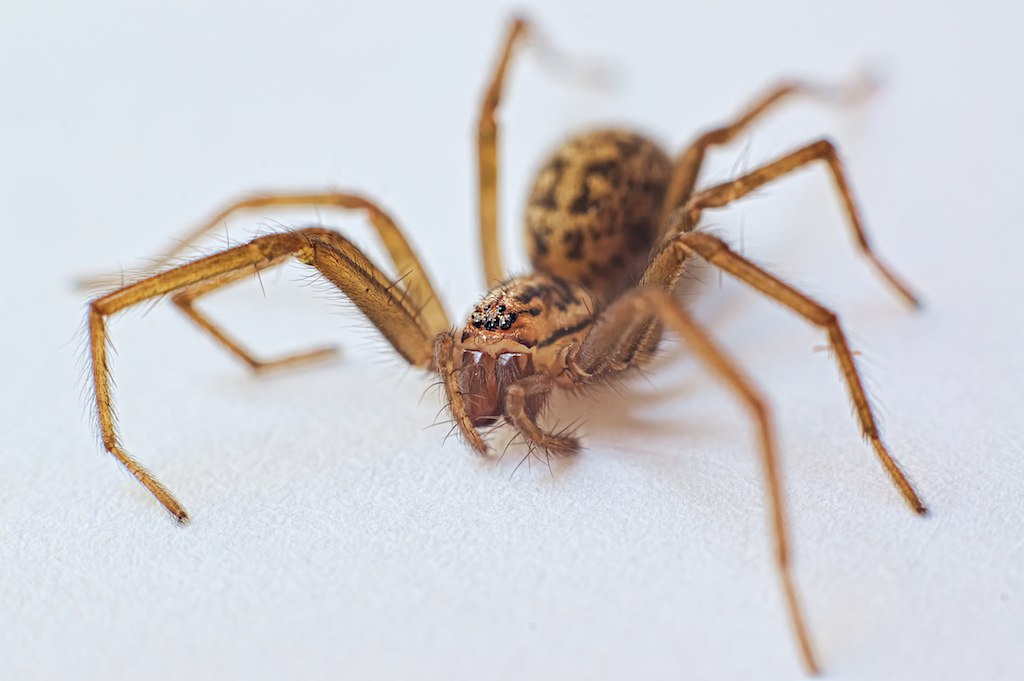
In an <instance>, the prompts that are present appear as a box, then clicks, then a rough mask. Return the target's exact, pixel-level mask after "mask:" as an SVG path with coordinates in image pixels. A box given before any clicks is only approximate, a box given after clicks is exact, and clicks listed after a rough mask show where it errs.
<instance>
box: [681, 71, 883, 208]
mask: <svg viewBox="0 0 1024 681" xmlns="http://www.w3.org/2000/svg"><path fill="white" fill-rule="evenodd" d="M872 85H873V84H872V83H871V82H870V81H869V80H868V79H866V78H863V77H862V78H859V79H857V80H855V81H852V82H850V83H844V84H841V85H839V86H835V85H826V84H822V83H811V82H803V81H784V82H781V83H777V84H776V85H775V86H773V87H771V88H769V89H768V90H767V91H765V92H764V93H763V94H762V95H761V96H760V97H758V98H757V99H755V100H754V101H753V102H751V104H750V105H749V106H748V107H747V108H746V109H745V110H744V111H743V112H742V113H741V114H740V115H739V116H737V117H736V118H735V119H734V120H733V121H732V122H731V123H728V124H727V125H723V126H721V127H717V128H712V129H710V130H705V131H704V132H702V133H701V134H699V135H698V136H697V138H696V139H694V140H693V142H691V143H690V146H688V147H687V148H686V150H685V151H683V153H682V154H680V155H679V157H678V158H677V159H676V162H675V168H674V170H673V174H672V179H671V181H670V182H669V188H668V192H667V194H666V195H665V208H664V212H663V214H662V223H664V222H666V221H667V220H668V218H669V215H670V214H671V213H672V211H673V210H675V209H676V208H679V207H680V206H682V205H684V204H685V203H686V202H687V200H688V199H689V198H690V197H691V196H692V195H693V191H694V188H695V187H696V186H697V179H698V177H699V175H700V171H701V168H702V166H703V165H704V158H705V156H706V154H707V151H708V149H709V148H711V147H713V146H721V145H725V144H729V143H730V142H732V141H734V140H735V139H736V137H737V136H739V135H740V134H741V133H742V132H743V131H744V130H746V129H747V128H748V127H750V125H752V124H753V123H754V122H755V121H756V120H757V119H759V118H761V117H762V116H763V115H764V114H766V113H767V112H768V111H769V110H771V109H773V108H774V107H775V105H776V104H778V103H780V102H781V101H782V100H784V99H791V98H792V97H794V96H797V95H805V96H810V97H814V98H816V99H824V100H832V101H837V102H843V103H846V102H853V101H858V100H860V99H862V98H863V95H865V94H868V93H870V91H871V89H872Z"/></svg>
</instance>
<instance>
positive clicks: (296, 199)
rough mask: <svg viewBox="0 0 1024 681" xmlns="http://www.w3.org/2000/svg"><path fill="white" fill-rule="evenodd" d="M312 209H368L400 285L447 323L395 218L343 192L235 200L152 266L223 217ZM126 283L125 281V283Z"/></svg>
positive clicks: (434, 322) (93, 283) (110, 280)
mask: <svg viewBox="0 0 1024 681" xmlns="http://www.w3.org/2000/svg"><path fill="white" fill-rule="evenodd" d="M296 207H298V208H313V207H327V208H340V209H343V210H361V211H365V213H366V215H367V217H368V218H369V220H370V224H371V225H372V226H373V228H374V229H375V230H376V232H377V236H378V237H379V238H380V240H381V242H382V243H383V244H384V247H385V248H386V249H387V252H388V255H389V256H390V258H391V262H392V263H393V264H394V266H395V269H396V272H397V274H398V277H399V279H400V280H401V287H402V288H404V289H405V290H406V291H407V293H408V295H409V296H410V298H411V299H412V301H413V302H414V304H415V305H416V306H417V307H420V308H422V310H423V318H424V319H425V320H426V321H427V323H428V325H429V327H430V328H431V329H432V330H433V331H434V332H435V333H436V332H439V331H440V330H441V329H443V328H444V327H445V326H446V325H447V314H446V313H445V310H444V306H443V305H442V303H441V300H440V299H439V298H438V297H437V295H436V293H435V292H434V289H433V287H432V286H431V284H430V279H429V277H428V276H427V273H426V271H425V270H424V269H423V265H422V264H421V263H420V260H419V258H418V257H417V256H416V253H415V252H414V251H413V250H412V247H411V246H410V245H409V242H408V241H407V240H406V238H405V236H404V235H403V234H402V231H401V230H400V229H399V228H398V225H397V224H396V223H395V221H394V220H393V219H392V218H391V216H390V215H388V214H387V213H386V212H385V211H384V210H383V209H381V208H380V206H378V205H377V204H376V203H375V202H373V201H371V200H369V199H367V198H364V197H362V196H359V195H358V194H347V193H340V192H308V193H280V194H264V195H259V196H252V197H249V198H245V199H241V200H239V201H234V202H232V203H230V204H228V205H227V206H225V207H224V208H223V209H222V210H220V211H218V212H217V213H216V214H215V215H214V216H212V217H211V218H210V219H208V220H206V221H204V222H202V223H201V224H199V225H198V226H196V227H195V229H193V230H191V231H190V232H188V233H187V234H185V235H184V236H183V237H182V238H181V239H180V240H179V241H178V242H177V243H176V244H175V246H174V247H173V248H171V249H169V250H168V251H167V252H165V253H164V254H163V255H161V256H159V257H158V258H156V261H155V262H154V263H153V265H152V269H153V270H154V271H156V270H159V269H162V268H164V267H167V266H168V265H170V264H171V263H173V262H174V260H175V259H176V258H178V257H180V255H181V254H182V253H183V252H184V251H185V249H187V248H188V247H190V246H194V245H195V244H196V242H198V241H199V240H200V239H202V238H203V237H204V236H207V235H208V234H210V233H211V232H212V231H213V230H214V229H216V228H217V226H218V225H220V224H221V223H222V222H223V221H224V220H226V219H228V218H229V217H231V216H233V215H236V214H238V213H244V212H247V211H253V210H260V209H265V208H296ZM120 281H121V277H120V276H115V275H108V276H101V277H92V278H86V279H84V280H83V281H82V282H80V283H81V285H82V286H83V287H86V288H93V287H98V286H107V285H110V284H113V285H117V284H118V282H120ZM122 286H123V284H122Z"/></svg>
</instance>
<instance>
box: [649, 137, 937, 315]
mask: <svg viewBox="0 0 1024 681" xmlns="http://www.w3.org/2000/svg"><path fill="white" fill-rule="evenodd" d="M814 161H823V162H824V163H825V164H827V165H828V168H829V171H830V172H831V174H832V179H833V181H834V182H835V185H836V188H837V189H838V190H839V195H840V197H841V198H842V201H843V207H844V208H845V209H846V214H847V216H848V217H849V219H850V226H851V227H852V228H853V233H854V237H855V238H856V240H857V245H858V246H859V247H860V250H861V252H862V253H863V254H864V256H865V257H866V258H867V259H868V260H869V261H870V262H871V264H872V265H874V267H875V269H876V270H877V271H878V273H879V274H881V275H882V277H883V278H884V279H885V280H886V281H887V282H888V283H889V285H890V286H892V287H893V288H894V289H896V292H897V293H898V294H899V295H900V296H901V297H902V298H903V299H904V300H905V301H906V302H907V303H908V304H910V305H911V306H913V307H919V306H920V302H919V301H918V299H917V297H916V296H915V295H914V294H913V293H912V292H911V291H910V287H908V286H907V285H906V284H904V283H903V282H902V281H901V280H900V278H899V277H897V276H896V274H895V273H894V272H893V271H892V270H891V269H889V267H887V266H886V265H885V264H884V263H883V262H882V261H881V260H880V259H879V258H878V256H877V255H875V252H874V250H873V249H872V248H871V245H870V243H869V242H868V236H867V231H866V230H865V229H864V223H863V221H862V220H861V217H860V211H859V210H858V209H857V204H856V202H855V201H854V200H853V192H852V191H851V190H850V184H849V182H848V181H847V179H846V174H845V172H844V171H843V166H842V164H841V163H840V161H839V154H838V153H837V152H836V148H835V145H833V144H832V142H830V141H829V140H826V139H822V140H818V141H817V142H812V143H811V144H808V145H806V146H804V147H801V148H799V149H797V150H796V151H793V152H791V153H789V154H786V155H785V156H781V157H779V158H777V159H775V160H774V161H771V162H769V163H766V164H765V165H763V166H761V167H760V168H756V169H755V170H752V171H751V172H749V173H747V174H745V175H742V176H740V177H738V178H736V179H735V180H730V181H729V182H723V183H722V184H719V185H716V186H714V187H710V188H708V189H705V190H702V191H700V192H698V193H697V194H695V195H694V196H693V197H691V198H690V200H689V201H687V202H686V205H685V206H684V207H683V208H681V209H679V210H678V211H676V212H675V213H673V214H672V218H671V221H670V224H669V225H668V227H667V233H668V234H670V235H671V234H672V233H674V232H690V231H692V230H694V229H695V228H696V227H697V224H698V223H699V222H700V218H701V215H702V214H703V212H704V211H705V210H706V209H708V208H721V207H723V206H726V205H728V204H730V203H732V202H734V201H737V200H739V199H741V198H743V197H744V196H746V195H747V194H749V193H750V192H752V191H754V190H755V189H758V188H759V187H762V186H764V185H765V184H768V183H769V182H772V181H774V180H776V179H778V178H780V177H782V176H784V175H788V174H790V173H792V172H794V171H795V170H798V169H799V168H802V167H803V166H805V165H808V164H809V163H812V162H814Z"/></svg>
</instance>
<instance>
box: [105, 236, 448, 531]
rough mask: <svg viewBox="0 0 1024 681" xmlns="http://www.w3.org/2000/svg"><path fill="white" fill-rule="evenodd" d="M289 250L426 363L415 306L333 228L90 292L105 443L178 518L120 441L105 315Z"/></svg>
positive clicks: (255, 244) (227, 276)
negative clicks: (105, 290)
mask: <svg viewBox="0 0 1024 681" xmlns="http://www.w3.org/2000/svg"><path fill="white" fill-rule="evenodd" d="M290 257H294V258H296V259H297V260H299V261H301V262H303V263H305V264H307V265H310V266H312V267H315V268H316V269H317V270H318V271H319V272H320V273H321V274H323V275H324V277H326V278H327V279H328V280H329V281H330V282H331V283H333V284H334V285H335V286H337V287H338V288H339V289H340V290H341V291H342V292H343V293H344V294H345V295H346V296H347V297H348V298H349V299H350V300H351V301H352V302H353V303H355V305H356V306H357V307H358V308H359V309H360V310H361V311H362V312H363V313H364V314H365V315H366V316H367V317H368V318H369V320H370V321H371V322H372V323H373V324H374V325H375V326H376V327H377V329H378V330H380V332H381V333H382V334H383V335H384V337H385V338H386V339H387V340H388V341H389V342H390V343H391V344H392V346H394V348H395V350H396V351H398V353H399V354H401V355H402V357H404V358H405V359H406V360H407V361H408V362H409V363H410V364H412V365H414V366H418V367H423V368H429V367H430V365H431V359H432V353H431V347H432V339H431V336H432V332H431V330H430V329H429V328H428V327H427V326H426V322H425V321H424V320H422V319H421V317H420V310H419V309H418V308H416V307H415V306H414V305H413V303H412V302H411V301H410V300H409V298H408V297H406V296H399V295H397V294H396V292H395V290H394V283H393V282H392V281H391V280H390V279H388V277H387V275H386V274H384V272H382V271H381V270H380V269H378V268H377V267H376V266H375V265H374V264H373V263H372V262H370V260H369V259H367V258H366V256H365V255H363V253H362V252H361V251H360V250H359V249H357V248H356V247H355V246H354V245H352V243H351V242H349V241H348V240H347V239H345V238H344V237H343V236H341V235H340V234H338V233H336V232H332V231H330V230H326V229H320V228H311V229H304V230H298V231H294V232H285V233H281V234H271V235H268V236H263V237H259V238H257V239H254V240H252V241H250V242H249V243H247V244H244V245H242V246H237V247H235V248H230V249H228V250H226V251H222V252H220V253H215V254H213V255H209V256H206V257H205V258H200V259H199V260H195V261H193V262H190V263H187V264H185V265H181V266H179V267H175V268H173V269H170V270H167V271H166V272H161V273H160V274H156V275H153V276H151V277H148V278H146V279H142V280H140V281H137V282H135V283H133V284H130V285H129V286H126V287H124V288H122V289H119V290H117V291H114V292H112V293H109V294H107V295H104V296H102V297H99V298H96V299H94V300H93V301H92V302H90V304H89V313H88V328H89V348H90V352H91V368H92V379H93V390H94V394H95V399H96V411H97V415H98V418H99V426H100V436H101V438H102V440H103V445H104V447H105V448H106V450H107V451H108V452H110V453H111V454H112V455H113V456H114V457H115V458H116V459H117V460H118V461H120V462H121V463H122V464H123V465H124V466H125V468H127V469H128V470H129V471H130V472H131V473H132V475H134V476H135V477H136V478H137V479H138V480H139V482H141V483H142V484H143V485H144V486H145V487H146V488H147V489H148V490H149V491H150V492H152V493H153V495H154V496H155V497H156V498H157V500H159V501H160V503H161V504H163V506H164V507H165V508H166V509H167V510H168V511H170V513H171V514H172V515H174V516H175V517H176V518H177V519H178V520H179V521H180V522H182V523H184V522H187V521H188V513H187V512H186V511H185V508H184V507H183V506H182V505H181V504H180V503H179V502H178V500H177V499H175V498H174V496H173V495H172V494H171V493H170V492H169V491H168V490H167V488H166V487H164V486H163V485H162V484H160V482H159V481H157V480H156V478H154V477H153V476H152V475H151V474H150V473H149V472H148V471H147V470H146V469H145V468H143V467H142V466H141V465H140V464H139V463H138V462H137V461H136V460H135V459H134V458H132V457H131V456H130V455H129V454H128V453H127V452H126V451H125V450H124V448H123V446H122V445H121V442H120V438H119V437H118V434H117V428H116V419H115V416H114V406H113V398H112V394H111V385H110V383H111V381H110V365H109V361H108V357H107V345H108V341H107V328H106V321H107V318H108V317H110V316H112V315H114V314H116V313H118V312H120V311H122V310H124V309H125V308H128V307H131V306H134V305H137V304H139V303H141V302H144V301H146V300H151V299H154V298H159V297H161V296H163V295H166V294H172V293H174V292H177V291H188V290H189V289H190V288H192V289H193V290H196V287H200V288H201V287H202V286H203V285H204V283H207V282H218V281H223V280H231V279H234V278H236V277H237V276H239V275H238V273H239V272H244V273H247V274H248V273H251V272H253V271H256V270H260V269H264V268H266V267H270V266H272V265H275V264H278V263H281V262H283V261H284V260H286V259H288V258H290Z"/></svg>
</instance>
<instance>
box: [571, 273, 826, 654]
mask: <svg viewBox="0 0 1024 681" xmlns="http://www.w3.org/2000/svg"><path fill="white" fill-rule="evenodd" d="M650 317H655V318H657V319H658V321H659V322H660V323H661V324H663V325H665V326H666V327H668V328H670V329H672V330H673V331H675V332H676V334H678V336H679V337H680V339H682V340H683V341H684V342H686V344H687V345H688V346H689V347H690V349H692V350H693V351H694V353H695V354H696V355H697V356H698V357H699V358H700V359H701V361H703V362H704V364H705V366H707V368H708V369H710V370H711V371H712V372H713V373H714V374H715V375H716V376H717V378H718V379H719V380H721V381H722V383H723V384H725V386H726V387H728V388H729V389H730V390H731V391H732V392H733V393H734V394H735V395H736V396H737V397H738V398H739V399H740V400H741V401H742V402H743V404H744V406H746V408H747V410H748V411H749V412H750V415H751V418H752V419H753V420H754V421H755V423H756V425H757V432H758V437H759V440H760V449H761V461H762V464H763V466H764V475H765V483H766V486H767V489H768V501H769V512H770V517H771V523H772V531H773V533H774V535H775V565H776V567H777V569H778V571H779V576H780V578H781V580H782V585H783V591H784V593H785V597H786V605H787V608H788V609H789V614H790V619H791V621H792V623H793V629H794V631H795V633H796V638H797V642H798V643H799V646H800V652H801V655H802V657H803V660H804V664H805V665H806V666H807V669H808V671H809V672H810V673H812V674H814V673H817V671H818V664H817V662H816V660H815V656H814V652H813V649H812V647H811V643H810V636H809V635H808V633H807V626H806V624H805V622H804V616H803V614H802V612H801V608H800V603H799V600H798V599H797V595H796V588H795V587H794V585H793V578H792V575H791V573H790V557H789V540H788V538H787V535H788V531H787V529H786V528H787V525H786V513H785V500H784V496H783V493H782V484H781V482H780V479H779V466H778V457H777V455H776V450H775V436H774V433H773V429H772V420H771V416H770V413H769V410H768V406H767V403H766V402H765V400H764V398H763V397H762V396H761V393H760V391H759V390H757V388H755V387H754V385H753V383H752V382H751V381H750V379H749V378H748V377H747V376H746V375H745V374H744V373H743V372H742V371H741V370H740V369H739V367H738V366H737V365H736V363H735V362H734V361H733V360H732V359H731V358H730V357H728V356H727V355H726V354H725V353H724V352H723V351H722V350H721V349H720V348H719V346H718V344H717V343H715V342H714V341H713V340H712V339H711V337H710V336H708V334H707V333H706V332H705V331H704V330H703V329H702V328H701V327H700V326H699V325H698V324H697V323H696V322H695V321H694V320H693V318H692V317H691V316H690V315H689V313H687V312H686V310H685V309H683V307H682V306H681V305H680V304H679V301H677V300H676V299H675V298H674V297H673V296H672V295H671V294H670V293H668V292H666V291H663V290H659V289H657V288H653V287H652V288H646V289H634V290H633V291H630V292H628V293H626V294H624V295H623V296H622V297H621V298H619V299H618V300H617V301H615V302H614V303H612V305H611V306H610V307H609V308H608V309H607V310H606V311H605V312H603V313H602V314H601V315H600V317H599V318H598V320H597V322H596V323H595V325H594V328H593V330H592V331H591V332H590V334H589V335H588V336H587V338H586V339H585V340H584V341H583V343H582V344H581V346H580V348H579V351H578V352H577V353H576V354H575V356H573V357H571V358H570V361H569V373H570V375H572V376H573V377H574V379H575V380H576V381H578V382H579V383H581V384H593V383H596V382H599V381H601V380H603V379H605V378H606V377H607V376H608V375H609V374H612V373H616V372H618V371H622V370H623V369H625V368H627V367H628V366H629V364H630V363H629V362H628V361H627V362H625V363H623V364H621V365H612V364H608V363H607V362H604V361H603V358H604V357H605V356H618V355H621V354H622V353H621V351H617V348H618V347H619V346H622V344H623V341H625V347H629V345H630V344H631V342H630V340H629V339H630V337H631V335H632V331H633V329H634V328H635V326H636V325H637V323H638V320H645V319H648V318H650Z"/></svg>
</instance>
